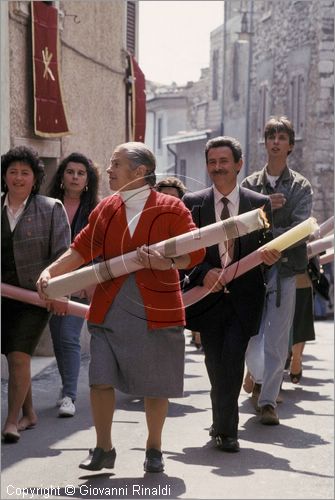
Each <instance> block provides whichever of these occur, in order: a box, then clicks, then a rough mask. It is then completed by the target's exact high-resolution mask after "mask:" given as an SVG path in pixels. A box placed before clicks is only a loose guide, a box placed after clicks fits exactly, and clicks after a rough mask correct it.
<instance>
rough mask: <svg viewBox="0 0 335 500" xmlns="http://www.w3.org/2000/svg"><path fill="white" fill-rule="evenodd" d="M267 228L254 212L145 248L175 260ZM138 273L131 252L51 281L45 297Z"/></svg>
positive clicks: (259, 213) (261, 213)
mask: <svg viewBox="0 0 335 500" xmlns="http://www.w3.org/2000/svg"><path fill="white" fill-rule="evenodd" d="M268 227H269V224H268V222H267V220H266V216H265V213H264V211H263V210H262V209H261V208H257V209H255V210H251V211H250V212H246V213H245V214H241V215H237V216H235V217H230V218H229V219H226V220H222V221H219V222H215V223H214V224H210V225H208V226H205V227H202V228H196V229H193V230H192V231H190V232H188V233H185V234H181V235H179V236H176V237H174V238H169V239H168V240H164V241H161V242H159V243H155V244H153V245H150V247H149V248H151V249H154V250H157V251H158V252H160V253H161V254H162V255H164V257H178V256H180V255H185V254H188V253H190V252H194V251H196V250H199V249H200V248H205V247H209V246H211V245H216V244H218V243H219V242H223V241H227V240H230V239H233V238H239V237H240V236H244V235H246V234H248V233H251V232H253V231H256V230H259V229H263V228H268ZM139 269H142V266H141V264H139V262H138V260H137V252H136V250H134V251H133V252H129V253H127V254H124V255H120V256H118V257H114V258H113V259H109V260H107V261H104V262H100V263H98V264H93V265H92V266H86V267H84V268H82V269H78V270H77V271H73V272H71V273H67V274H63V275H61V276H57V277H55V278H51V279H50V281H49V284H48V287H47V288H46V289H45V293H46V294H47V295H48V297H49V298H50V299H54V298H56V297H60V296H63V295H67V294H69V293H71V292H74V291H76V290H81V289H83V288H87V287H88V286H91V285H95V284H97V283H101V282H104V281H108V280H110V279H113V278H117V277H118V276H122V275H124V274H129V273H132V272H135V271H138V270H139Z"/></svg>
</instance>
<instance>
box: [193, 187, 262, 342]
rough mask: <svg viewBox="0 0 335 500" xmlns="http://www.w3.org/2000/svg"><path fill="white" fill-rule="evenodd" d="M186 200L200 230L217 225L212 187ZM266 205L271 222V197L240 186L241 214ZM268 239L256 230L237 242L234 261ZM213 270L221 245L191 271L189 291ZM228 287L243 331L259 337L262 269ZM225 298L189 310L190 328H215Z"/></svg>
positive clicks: (211, 296)
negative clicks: (209, 225)
mask: <svg viewBox="0 0 335 500" xmlns="http://www.w3.org/2000/svg"><path fill="white" fill-rule="evenodd" d="M183 201H184V203H185V205H186V206H187V207H188V208H189V210H190V211H191V212H192V216H193V220H194V222H195V223H196V225H197V226H198V227H203V226H207V225H208V224H213V223H214V222H216V219H215V208H214V191H213V188H212V187H211V188H207V189H204V190H202V191H197V192H195V193H188V194H186V195H185V196H184V198H183ZM263 206H264V210H265V211H266V213H267V216H268V218H269V219H270V221H271V204H270V199H269V197H268V196H264V195H261V194H259V193H255V192H253V191H251V190H249V189H245V188H241V187H240V204H239V214H242V213H245V212H249V211H250V210H254V209H255V208H260V207H263ZM268 238H269V235H268V234H267V233H266V232H265V231H254V232H253V233H250V234H248V235H246V236H242V237H241V238H238V239H236V240H235V246H234V259H233V261H236V260H239V259H241V258H242V257H245V256H246V255H248V254H249V253H251V252H253V251H254V250H256V249H257V248H259V247H260V246H262V245H263V244H264V243H266V241H267V239H268ZM214 267H221V260H220V255H219V248H218V245H213V246H211V247H208V248H207V249H206V256H205V259H204V261H203V262H202V263H201V264H199V265H198V266H197V267H195V268H194V269H193V270H192V271H191V272H190V274H189V278H190V285H189V288H192V287H193V286H199V285H200V286H201V285H202V284H203V279H204V276H205V275H206V273H207V272H208V271H209V270H210V269H212V268H214ZM227 288H228V291H229V292H230V296H229V297H230V299H231V302H232V304H233V307H234V309H235V312H236V314H237V315H238V317H239V319H240V321H241V323H242V327H243V331H244V332H245V334H246V335H247V336H252V335H256V334H257V333H258V328H259V324H260V320H261V316H262V310H263V304H264V298H265V285H264V277H263V270H262V268H261V266H258V267H256V268H254V269H252V270H251V271H249V272H247V273H245V274H243V275H242V276H240V277H239V278H236V279H234V280H233V281H231V282H230V283H229V284H228V286H227ZM226 297H227V296H226V294H225V293H224V291H221V292H217V293H210V294H209V295H207V296H206V297H205V298H204V299H202V300H201V301H199V302H197V303H196V304H194V305H192V306H189V307H187V308H186V317H187V328H189V329H191V330H198V331H200V332H201V331H208V330H209V329H212V328H213V327H214V328H215V319H216V318H217V317H218V316H219V315H220V314H222V308H223V307H224V305H225V301H226V300H227V299H226Z"/></svg>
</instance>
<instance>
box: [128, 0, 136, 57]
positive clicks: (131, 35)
mask: <svg viewBox="0 0 335 500" xmlns="http://www.w3.org/2000/svg"><path fill="white" fill-rule="evenodd" d="M126 36H127V39H126V46H127V50H128V51H129V52H130V53H131V54H132V55H133V56H135V55H136V54H135V51H136V2H127V35H126Z"/></svg>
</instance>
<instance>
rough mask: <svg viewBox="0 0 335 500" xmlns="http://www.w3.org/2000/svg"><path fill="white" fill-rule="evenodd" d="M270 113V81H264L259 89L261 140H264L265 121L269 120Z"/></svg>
mask: <svg viewBox="0 0 335 500" xmlns="http://www.w3.org/2000/svg"><path fill="white" fill-rule="evenodd" d="M269 115H270V100H269V87H268V82H264V83H262V84H261V85H260V87H259V91H258V124H257V131H258V138H259V141H261V142H262V141H264V137H263V133H264V127H265V123H266V122H267V120H268V118H269Z"/></svg>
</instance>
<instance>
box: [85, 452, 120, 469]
mask: <svg viewBox="0 0 335 500" xmlns="http://www.w3.org/2000/svg"><path fill="white" fill-rule="evenodd" d="M91 451H92V449H90V450H89V455H88V457H87V458H86V460H84V461H83V462H81V464H79V467H80V468H81V469H86V470H101V469H104V468H105V469H114V463H115V458H116V451H115V448H112V449H111V450H110V451H104V450H103V449H102V448H94V450H93V454H92V453H91Z"/></svg>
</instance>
